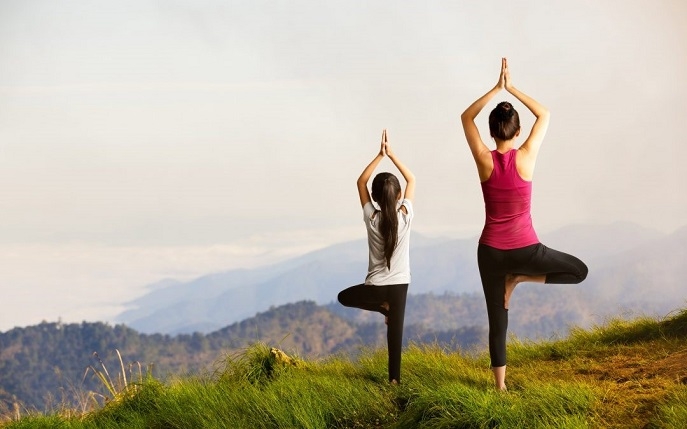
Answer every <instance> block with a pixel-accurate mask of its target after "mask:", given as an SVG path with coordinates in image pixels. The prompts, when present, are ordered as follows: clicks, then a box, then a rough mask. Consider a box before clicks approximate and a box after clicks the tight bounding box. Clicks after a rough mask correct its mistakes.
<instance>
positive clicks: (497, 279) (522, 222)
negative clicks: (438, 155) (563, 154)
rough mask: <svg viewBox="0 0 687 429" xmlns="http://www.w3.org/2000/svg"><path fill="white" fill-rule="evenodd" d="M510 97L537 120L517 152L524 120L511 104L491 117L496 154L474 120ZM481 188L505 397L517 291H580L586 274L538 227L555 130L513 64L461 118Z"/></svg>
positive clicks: (492, 345) (493, 338) (496, 363)
mask: <svg viewBox="0 0 687 429" xmlns="http://www.w3.org/2000/svg"><path fill="white" fill-rule="evenodd" d="M502 89H505V90H506V91H508V92H509V93H510V94H512V95H513V96H514V97H515V98H517V99H518V100H519V101H520V102H522V104H524V105H525V107H527V108H528V109H529V110H530V112H532V114H533V115H534V116H535V118H536V120H535V122H534V125H533V126H532V130H531V131H530V135H529V136H527V138H526V139H525V142H524V143H523V144H522V145H521V146H520V147H518V148H517V149H516V148H515V147H514V140H515V139H516V138H517V137H518V136H519V135H520V119H519V117H518V112H517V111H515V109H514V108H513V106H512V105H511V104H510V103H509V102H506V101H504V102H501V103H499V104H498V105H497V106H496V108H494V110H492V112H491V113H490V115H489V131H490V133H491V137H492V138H493V139H494V141H495V142H496V150H493V151H490V150H489V148H487V146H486V145H485V144H484V142H483V141H482V138H481V137H480V134H479V131H478V130H477V126H476V125H475V117H477V115H478V114H479V113H480V112H481V111H482V109H483V108H484V106H485V105H486V104H487V103H488V102H489V100H491V99H492V98H493V97H494V96H495V95H496V94H497V93H498V92H499V91H501V90H502ZM460 119H461V122H462V124H463V130H464V131H465V138H466V139H467V142H468V146H470V151H471V152H472V156H473V158H474V159H475V163H476V164H477V172H478V174H479V179H480V182H481V185H482V194H483V197H484V204H485V211H486V221H485V225H484V229H483V230H482V235H481V237H480V239H479V245H478V247H477V263H478V265H479V272H480V278H481V280H482V288H483V289H484V297H485V300H486V303H487V316H488V318H489V355H490V357H491V367H492V371H493V372H494V378H495V382H496V387H497V388H498V389H500V390H505V389H506V383H505V380H506V330H507V328H508V302H509V300H510V296H511V294H512V293H513V290H514V289H515V286H517V284H518V283H522V282H537V283H559V284H562V283H567V284H576V283H580V282H581V281H583V280H584V279H585V278H586V277H587V266H586V265H585V264H584V263H583V262H582V261H580V260H579V259H577V258H576V257H574V256H571V255H568V254H566V253H562V252H559V251H557V250H553V249H550V248H548V247H546V246H544V245H543V244H541V243H540V242H539V239H538V238H537V234H536V233H535V231H534V228H533V226H532V217H531V215H530V205H531V196H532V176H533V173H534V164H535V161H536V160H537V153H538V152H539V147H540V146H541V144H542V141H543V140H544V135H545V134H546V129H547V127H548V125H549V112H548V110H547V109H546V108H545V107H544V106H542V105H541V104H539V103H538V102H536V101H535V100H533V99H532V98H530V97H528V96H527V95H525V94H523V93H522V92H520V91H519V90H517V89H516V88H515V87H514V86H513V83H512V81H511V78H510V72H509V71H508V63H507V60H506V59H505V58H502V59H501V74H500V75H499V81H498V83H497V84H496V86H495V87H494V88H492V89H491V90H490V91H489V92H487V93H486V94H485V95H483V96H482V97H480V98H479V99H477V101H475V102H474V103H472V104H471V105H470V106H469V107H468V108H467V109H466V110H465V112H463V114H462V115H461V116H460Z"/></svg>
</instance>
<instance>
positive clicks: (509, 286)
mask: <svg viewBox="0 0 687 429" xmlns="http://www.w3.org/2000/svg"><path fill="white" fill-rule="evenodd" d="M524 282H532V283H546V275H545V274H541V275H536V276H530V275H525V274H506V292H505V293H504V296H503V306H504V307H505V309H506V310H508V303H509V302H510V296H511V295H512V294H513V291H514V290H515V286H517V285H518V284H520V283H524Z"/></svg>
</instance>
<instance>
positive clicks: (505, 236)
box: [479, 149, 539, 250]
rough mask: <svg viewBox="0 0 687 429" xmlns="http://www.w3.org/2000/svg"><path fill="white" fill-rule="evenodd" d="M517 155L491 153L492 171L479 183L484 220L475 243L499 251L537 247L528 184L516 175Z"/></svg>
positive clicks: (513, 150) (529, 185) (530, 186)
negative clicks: (533, 245) (482, 227)
mask: <svg viewBox="0 0 687 429" xmlns="http://www.w3.org/2000/svg"><path fill="white" fill-rule="evenodd" d="M517 152H518V151H517V150H515V149H512V150H510V151H508V152H506V153H504V154H500V153H499V152H498V151H496V150H494V151H492V152H491V158H492V159H493V160H494V171H493V172H492V173H491V176H489V178H488V179H487V180H485V181H484V182H482V195H483V196H484V208H485V212H486V220H485V222H484V229H483V230H482V236H481V237H480V239H479V242H480V243H481V244H486V245H487V246H491V247H495V248H497V249H501V250H509V249H517V248H520V247H525V246H529V245H531V244H537V243H539V239H538V238H537V233H536V232H535V231H534V227H533V226H532V215H531V214H530V207H531V200H532V182H531V181H527V180H524V179H523V178H521V177H520V175H519V174H518V170H517V169H516V167H515V154H516V153H517Z"/></svg>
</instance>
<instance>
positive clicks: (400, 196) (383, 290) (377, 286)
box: [338, 130, 415, 384]
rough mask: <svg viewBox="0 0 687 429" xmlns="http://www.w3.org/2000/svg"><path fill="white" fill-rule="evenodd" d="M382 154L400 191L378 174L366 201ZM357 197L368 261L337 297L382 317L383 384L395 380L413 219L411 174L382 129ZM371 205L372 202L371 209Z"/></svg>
mask: <svg viewBox="0 0 687 429" xmlns="http://www.w3.org/2000/svg"><path fill="white" fill-rule="evenodd" d="M384 156H388V157H389V159H390V160H391V162H393V164H394V165H395V166H396V168H398V170H399V171H400V172H401V174H402V175H403V178H404V179H405V181H406V188H405V191H403V192H402V190H401V185H400V184H399V182H398V179H397V178H396V176H394V175H393V174H391V173H379V174H378V175H376V176H375V178H374V180H373V181H372V198H371V199H370V193H369V192H368V190H367V182H368V181H369V180H370V177H371V176H372V173H373V172H374V170H375V168H377V165H379V162H380V161H381V160H382V158H384ZM357 185H358V195H359V196H360V204H361V205H362V208H363V220H364V221H365V227H366V229H367V243H368V250H369V258H368V260H369V262H368V269H367V276H366V277H365V283H364V284H360V285H357V286H351V287H349V288H348V289H345V290H343V291H342V292H340V293H339V296H338V299H339V302H340V303H341V304H343V305H345V306H346V307H356V308H360V309H363V310H369V311H377V312H380V313H382V314H383V315H384V316H385V317H386V324H387V333H386V338H387V347H388V350H389V382H390V383H392V384H398V383H400V382H401V345H402V341H403V318H404V315H405V307H406V295H407V293H408V285H409V284H410V259H409V243H410V225H411V222H412V220H413V205H412V200H413V197H414V194H415V176H414V175H413V173H411V172H410V170H408V168H407V167H406V166H405V165H404V164H403V163H402V162H401V161H400V160H399V159H398V158H396V156H395V155H394V152H393V151H392V150H391V146H389V143H388V141H387V135H386V130H384V131H382V144H381V148H380V149H379V153H378V154H377V156H375V158H374V159H373V160H372V162H370V164H369V165H368V166H367V167H365V170H363V172H362V174H361V175H360V177H359V178H358V182H357ZM372 201H374V202H375V203H377V205H378V207H379V208H376V207H375V206H374V205H373V204H372Z"/></svg>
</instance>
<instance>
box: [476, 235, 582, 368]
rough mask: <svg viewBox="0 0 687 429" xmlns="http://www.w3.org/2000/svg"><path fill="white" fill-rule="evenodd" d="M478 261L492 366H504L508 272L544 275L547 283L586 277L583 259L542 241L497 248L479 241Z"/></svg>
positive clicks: (577, 279) (574, 280)
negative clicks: (551, 247) (485, 303)
mask: <svg viewBox="0 0 687 429" xmlns="http://www.w3.org/2000/svg"><path fill="white" fill-rule="evenodd" d="M477 264H478V265H479V275H480V278H481V279H482V289H484V298H485V300H486V301H487V316H488V317H489V356H490V357H491V366H492V367H500V366H504V365H506V330H507V329H508V310H507V309H506V308H505V293H506V275H507V274H515V275H517V274H522V275H531V276H539V275H545V276H546V283H555V284H577V283H580V282H581V281H583V280H584V279H585V278H586V277H587V266H586V265H585V264H584V262H582V261H580V260H579V259H577V258H576V257H574V256H572V255H568V254H567V253H563V252H559V251H558V250H554V249H550V248H548V247H546V246H544V245H543V244H541V243H538V244H533V245H531V246H527V247H521V248H519V249H512V250H499V249H495V248H493V247H490V246H487V245H485V244H480V245H479V246H478V247H477Z"/></svg>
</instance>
